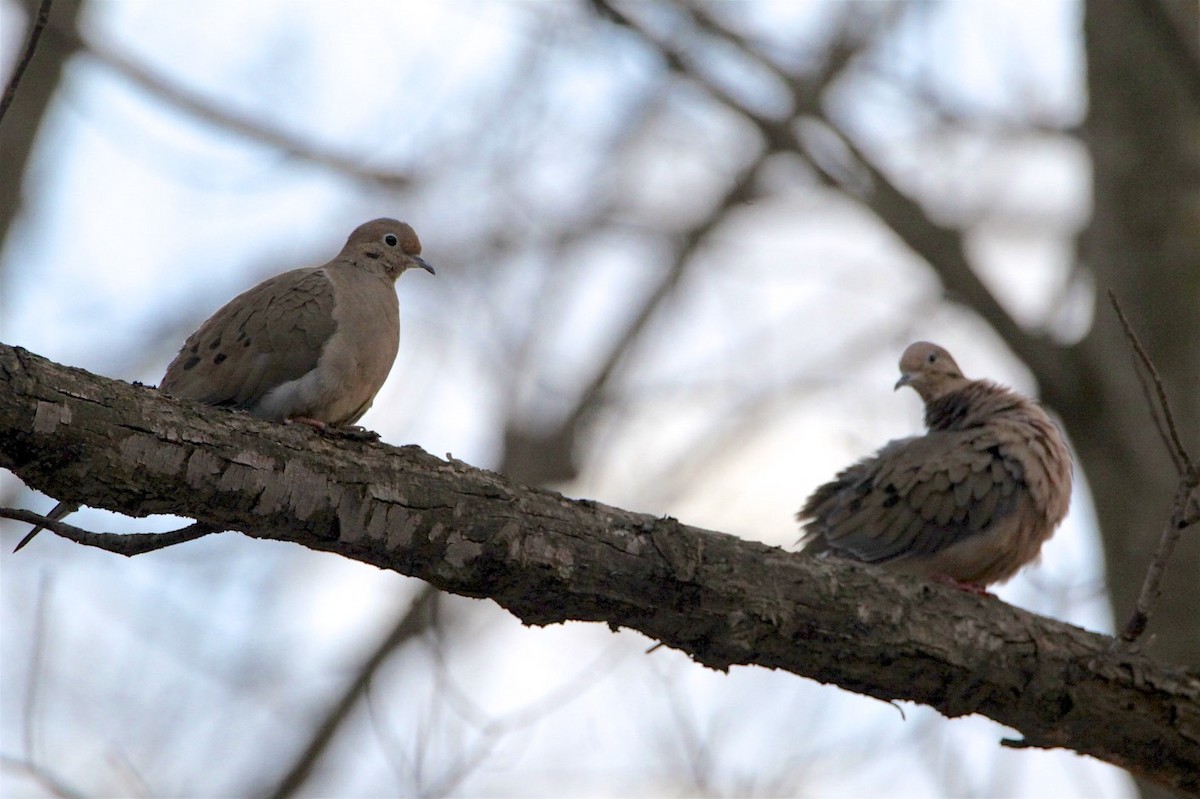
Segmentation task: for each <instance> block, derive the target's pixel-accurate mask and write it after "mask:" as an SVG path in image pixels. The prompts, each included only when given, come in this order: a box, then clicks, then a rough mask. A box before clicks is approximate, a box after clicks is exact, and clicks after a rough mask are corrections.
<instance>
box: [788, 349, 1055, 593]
mask: <svg viewBox="0 0 1200 799" xmlns="http://www.w3.org/2000/svg"><path fill="white" fill-rule="evenodd" d="M900 372H901V377H900V380H899V381H898V382H897V383H896V388H900V387H901V386H906V385H907V386H911V387H912V388H913V389H915V390H916V392H917V393H918V394H919V395H920V396H921V399H923V400H924V401H925V424H926V426H927V427H928V428H929V432H928V433H926V434H925V435H924V436H917V437H913V438H905V439H900V440H897V441H892V442H890V443H889V444H887V445H886V446H884V447H883V448H882V449H881V450H879V452H877V453H876V454H875V455H873V456H871V457H869V458H864V459H863V460H861V461H859V462H858V463H855V464H853V465H852V466H850V467H848V468H847V469H845V470H843V471H842V472H840V473H839V474H838V475H837V477H836V478H834V480H832V481H831V482H829V483H826V484H825V485H823V486H821V487H820V488H818V489H817V490H816V491H814V492H813V494H812V496H810V497H809V498H808V501H807V502H806V503H805V504H804V507H803V508H802V509H801V510H800V512H799V513H798V514H797V519H799V521H800V522H801V523H802V524H803V527H804V538H803V541H804V543H805V548H806V550H808V551H812V552H817V553H829V554H832V555H838V556H841V557H847V558H852V559H854V560H859V561H863V562H865V563H877V564H886V565H889V566H893V567H895V568H899V569H904V570H907V571H911V572H915V573H917V574H921V575H923V576H926V577H931V578H939V579H947V580H950V581H953V582H956V583H959V584H965V585H966V586H970V587H979V588H982V587H983V586H986V585H989V584H991V583H995V582H1002V581H1004V580H1007V579H1009V578H1010V577H1012V576H1013V575H1014V574H1016V573H1017V571H1018V570H1020V568H1021V567H1022V566H1024V565H1025V564H1026V563H1028V562H1030V561H1031V560H1033V559H1034V558H1036V557H1037V555H1038V553H1039V551H1040V550H1041V547H1042V544H1043V543H1044V542H1045V541H1046V540H1047V539H1048V538H1049V537H1050V536H1051V535H1052V534H1053V532H1054V530H1055V528H1056V527H1057V526H1058V524H1059V522H1061V521H1062V519H1063V517H1064V516H1066V513H1067V507H1068V505H1069V504H1070V499H1071V474H1072V469H1071V456H1070V452H1069V451H1068V449H1067V446H1066V444H1065V442H1064V441H1063V438H1062V435H1061V433H1060V432H1059V430H1058V428H1057V427H1056V426H1055V424H1054V423H1053V422H1052V421H1051V420H1050V418H1049V417H1048V416H1047V415H1046V413H1045V411H1043V410H1042V409H1041V407H1040V406H1038V405H1037V403H1035V402H1033V401H1032V400H1030V399H1028V398H1026V397H1023V396H1021V395H1020V394H1018V393H1016V392H1015V391H1012V390H1011V389H1008V388H1006V387H1004V386H1000V385H998V384H996V383H992V382H989V381H986V380H968V379H967V378H965V377H963V375H962V372H961V371H960V370H959V368H958V365H957V364H956V363H955V362H954V359H953V358H952V357H951V356H950V353H948V352H946V351H945V350H944V349H942V348H941V347H939V346H937V345H936V344H930V343H928V342H917V343H915V344H912V345H911V346H909V347H908V349H906V350H905V351H904V355H903V356H902V357H901V359H900Z"/></svg>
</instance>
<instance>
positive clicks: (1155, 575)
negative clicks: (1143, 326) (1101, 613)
mask: <svg viewBox="0 0 1200 799" xmlns="http://www.w3.org/2000/svg"><path fill="white" fill-rule="evenodd" d="M1108 299H1109V300H1110V301H1111V302H1112V306H1113V309H1114V310H1115V311H1116V312H1117V317H1118V318H1119V319H1120V320H1121V327H1123V328H1124V330H1125V337H1126V338H1127V339H1129V343H1130V345H1131V346H1132V347H1133V351H1134V352H1135V353H1136V354H1137V357H1138V360H1139V361H1140V362H1141V365H1142V367H1143V369H1142V370H1141V371H1139V372H1138V379H1139V380H1141V381H1142V391H1143V393H1144V394H1145V395H1146V403H1147V404H1148V405H1149V406H1150V416H1151V417H1152V418H1153V419H1154V423H1155V425H1156V426H1157V427H1158V430H1159V433H1160V435H1162V437H1163V444H1164V445H1165V446H1166V447H1167V451H1168V452H1169V453H1170V455H1171V459H1172V460H1173V461H1174V462H1175V468H1176V470H1177V471H1178V473H1179V488H1178V490H1177V491H1176V493H1175V505H1174V508H1173V510H1172V511H1171V518H1170V519H1169V520H1168V521H1167V523H1166V525H1165V526H1164V527H1163V531H1162V534H1161V535H1160V536H1159V538H1158V547H1157V548H1156V549H1155V551H1154V557H1152V558H1151V559H1150V566H1149V568H1147V569H1146V577H1145V579H1144V580H1143V581H1142V590H1141V591H1140V592H1139V593H1138V598H1137V602H1136V603H1135V605H1134V608H1133V613H1131V614H1130V616H1129V621H1127V622H1126V623H1125V628H1124V629H1123V630H1122V631H1121V635H1120V636H1119V637H1118V638H1117V640H1116V642H1115V643H1114V649H1124V650H1129V649H1130V648H1131V647H1132V646H1133V644H1134V643H1135V642H1136V641H1137V640H1138V639H1139V638H1141V636H1142V634H1143V633H1145V632H1146V627H1147V626H1149V624H1150V613H1151V611H1152V610H1153V609H1154V603H1155V602H1157V601H1158V596H1159V594H1160V593H1162V579H1163V575H1164V574H1165V573H1166V570H1167V563H1169V562H1170V560H1171V555H1173V554H1174V552H1175V546H1176V545H1177V544H1178V543H1179V537H1180V535H1181V534H1182V533H1183V531H1184V529H1185V528H1187V527H1189V526H1191V525H1192V524H1194V523H1195V521H1196V519H1195V518H1192V515H1191V514H1190V512H1189V503H1190V502H1191V497H1192V496H1193V494H1194V492H1195V491H1196V489H1197V484H1198V483H1200V473H1198V472H1197V471H1196V467H1195V466H1193V465H1192V459H1191V458H1190V457H1189V456H1188V452H1187V450H1186V449H1185V448H1184V446H1183V442H1182V441H1181V440H1180V438H1179V430H1178V428H1177V427H1176V426H1175V417H1174V416H1173V415H1172V414H1171V405H1170V403H1168V402H1167V392H1166V390H1165V389H1164V388H1163V384H1162V379H1161V378H1160V377H1159V376H1158V370H1157V369H1156V368H1155V367H1154V362H1153V361H1151V360H1150V355H1149V354H1148V353H1147V352H1146V348H1145V347H1143V346H1142V342H1141V340H1139V339H1138V335H1137V333H1136V332H1134V329H1133V325H1131V324H1130V322H1129V318H1128V317H1126V316H1125V311H1124V310H1123V309H1122V308H1121V303H1120V301H1119V300H1117V295H1116V293H1115V292H1114V291H1113V290H1112V289H1109V290H1108ZM1143 371H1144V373H1145V374H1148V375H1149V376H1150V379H1151V381H1153V383H1154V390H1155V393H1156V395H1157V398H1158V404H1157V407H1156V406H1155V403H1154V402H1153V401H1152V400H1151V398H1150V392H1149V391H1148V390H1147V388H1146V383H1145V380H1144V379H1143V377H1142V374H1143ZM1164 427H1165V430H1166V432H1165V433H1164V432H1163V431H1164Z"/></svg>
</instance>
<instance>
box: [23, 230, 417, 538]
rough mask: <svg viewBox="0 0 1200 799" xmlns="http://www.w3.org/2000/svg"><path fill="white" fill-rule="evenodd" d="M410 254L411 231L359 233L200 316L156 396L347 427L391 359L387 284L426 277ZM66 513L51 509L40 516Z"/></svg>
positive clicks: (395, 340) (366, 404) (394, 342)
mask: <svg viewBox="0 0 1200 799" xmlns="http://www.w3.org/2000/svg"><path fill="white" fill-rule="evenodd" d="M420 253H421V242H420V240H418V239H417V234H416V232H415V231H413V229H412V227H410V226H409V225H407V224H405V223H403V222H398V221H396V220H395V219H375V220H373V221H371V222H367V223H365V224H362V225H359V226H358V228H356V229H355V231H354V232H353V233H351V234H350V238H349V239H347V240H346V246H344V247H343V248H342V251H341V252H340V253H338V255H337V257H336V258H334V259H333V260H332V261H330V262H329V263H327V264H325V265H324V266H315V267H310V268H308V269H294V270H292V271H290V272H284V273H283V274H281V275H276V276H275V277H272V278H269V279H267V280H264V281H263V282H262V283H259V284H258V285H257V286H255V287H254V288H252V289H250V290H249V291H246V292H244V293H242V294H239V295H238V296H237V297H234V298H233V299H232V300H230V301H229V302H228V303H226V305H225V306H224V307H222V308H221V309H220V310H218V311H217V312H216V313H215V314H213V315H212V316H211V317H209V319H208V321H206V322H205V323H204V324H202V325H200V328H199V329H198V330H197V331H196V332H195V333H193V334H192V335H191V336H189V337H188V339H187V341H186V342H184V345H183V348H182V349H181V350H180V351H179V354H178V355H176V356H175V360H173V361H171V365H170V366H168V367H167V373H166V375H164V376H163V379H162V382H161V384H160V385H159V390H160V391H163V392H164V393H167V394H170V395H171V396H174V397H177V398H179V399H186V400H192V401H195V402H200V403H203V404H205V405H215V406H219V407H224V408H235V409H239V410H244V411H246V412H248V413H250V415H252V416H256V417H258V418H260V419H267V420H270V421H276V422H288V421H298V422H304V423H306V424H309V425H312V426H314V427H317V428H322V429H323V428H325V427H333V428H344V427H346V426H348V425H352V424H354V423H355V422H356V421H358V420H359V418H361V417H362V415H363V414H364V413H366V412H367V409H368V408H370V407H371V402H372V401H373V400H374V399H375V394H376V393H377V392H378V391H379V388H380V386H382V385H383V382H384V380H386V379H387V376H388V372H389V371H391V368H392V363H393V361H395V359H396V352H397V349H398V347H399V344H400V308H399V303H398V302H397V301H396V291H395V282H396V278H398V277H400V275H401V274H403V272H404V271H405V270H406V269H411V268H412V267H419V268H421V269H424V270H425V271H427V272H429V273H430V274H433V267H432V266H430V265H429V264H428V263H426V262H425V261H424V260H423V259H422V258H421V257H420ZM76 507H77V506H76V505H74V504H69V503H59V504H58V506H56V507H55V508H54V509H53V510H52V511H51V512H50V513H49V514H48V517H49V518H51V519H56V520H57V519H60V518H62V517H63V516H66V515H67V514H68V513H71V512H72V511H73V510H75V509H76ZM40 529H41V528H40V527H36V528H34V529H33V530H32V531H31V532H30V533H29V534H28V535H26V536H25V538H24V539H22V541H21V543H19V544H17V547H16V549H20V548H21V547H23V546H25V544H27V543H29V541H30V540H31V539H32V538H33V537H34V536H35V535H36V534H37V533H38V531H39V530H40ZM14 551H16V550H14Z"/></svg>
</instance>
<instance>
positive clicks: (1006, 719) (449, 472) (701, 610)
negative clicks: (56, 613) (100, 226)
mask: <svg viewBox="0 0 1200 799" xmlns="http://www.w3.org/2000/svg"><path fill="white" fill-rule="evenodd" d="M0 467H4V468H7V469H9V470H11V471H12V472H14V473H15V474H16V475H17V476H18V477H20V478H21V479H22V480H24V481H25V482H26V483H28V484H29V485H31V486H32V487H34V488H37V489H39V490H42V491H45V492H47V493H49V494H52V495H54V496H57V497H59V498H61V499H64V500H67V501H73V502H84V503H88V504H92V505H98V506H102V507H106V508H110V509H112V510H116V511H120V512H123V513H129V514H133V515H144V514H148V513H162V512H171V513H176V514H179V515H184V516H189V517H192V518H195V519H196V520H197V521H198V522H199V523H202V524H207V525H209V526H211V527H215V528H218V529H235V530H241V531H243V532H244V533H245V534H246V535H249V536H252V537H255V538H264V539H275V540H281V541H290V542H294V543H297V544H300V545H302V546H306V547H308V548H310V549H314V550H321V551H327V552H333V553H337V554H340V555H342V556H344V557H348V558H353V559H355V560H359V561H362V562H364V563H370V564H372V565H375V566H378V567H380V568H385V569H391V570H393V571H396V572H399V573H401V574H407V575H411V576H415V577H420V578H422V579H424V580H426V581H428V582H429V583H431V584H433V585H434V586H435V587H437V588H441V589H443V590H447V591H452V592H454V593H458V594H462V595H465V596H473V597H489V598H491V599H493V600H494V601H495V602H497V603H498V604H500V605H501V606H503V607H505V608H507V609H508V610H510V611H511V612H512V613H513V614H515V615H516V616H518V617H519V618H520V619H522V620H523V621H524V622H525V623H527V624H538V625H541V624H552V623H557V622H562V621H566V620H581V621H602V622H605V623H607V624H609V625H610V626H612V627H614V628H616V627H627V628H630V629H633V630H638V631H640V632H642V633H644V634H646V635H647V636H649V637H651V638H653V639H655V640H658V641H662V642H663V643H664V644H666V645H668V646H671V647H674V648H676V649H680V650H682V651H684V652H686V653H688V654H689V655H690V656H691V657H692V658H693V659H695V660H696V661H698V662H700V663H702V664H704V665H706V666H709V667H712V668H717V669H727V668H728V667H729V666H732V665H735V664H757V665H760V666H764V667H766V668H776V669H784V670H787V671H790V672H792V673H794V674H798V675H802V676H806V677H810V678H812V679H815V680H819V681H821V682H832V683H836V684H837V685H840V686H842V687H843V688H846V689H848V690H852V691H856V692H858V693H862V694H866V695H868V696H873V697H876V698H878V699H882V700H886V701H891V700H909V701H914V702H920V703H923V704H927V705H930V706H931V707H934V708H936V709H937V710H938V711H940V712H941V713H943V714H944V715H946V716H950V717H955V716H963V715H967V714H971V713H980V714H983V715H986V716H988V717H990V718H992V719H995V720H996V721H999V722H1000V723H1002V724H1005V725H1008V726H1010V727H1013V728H1015V729H1017V730H1019V731H1020V733H1021V734H1022V735H1023V736H1024V738H1025V740H1026V742H1028V743H1029V744H1031V745H1034V746H1040V747H1067V748H1070V749H1073V750H1075V751H1077V752H1081V753H1085V754H1090V755H1093V756H1095V757H1098V758H1101V759H1103V760H1106V761H1108V762H1111V763H1115V764H1117V765H1119V766H1122V767H1124V768H1127V769H1129V770H1130V771H1132V772H1134V773H1135V774H1137V775H1139V776H1142V777H1144V778H1147V779H1150V780H1154V781H1156V782H1158V783H1160V784H1162V785H1165V786H1168V787H1171V788H1174V789H1176V790H1182V791H1188V792H1192V793H1197V794H1200V747H1198V746H1197V745H1196V742H1197V741H1200V673H1196V672H1195V671H1189V670H1187V669H1183V668H1177V667H1169V666H1165V665H1162V664H1159V663H1156V662H1155V661H1153V660H1151V659H1149V658H1147V657H1145V656H1144V655H1139V654H1110V653H1109V652H1108V645H1109V642H1110V641H1111V639H1110V638H1108V637H1106V636H1102V635H1097V634H1094V633H1089V632H1086V631H1084V630H1081V629H1078V628H1076V627H1072V626H1071V625H1068V624H1064V623H1061V622H1057V621H1054V620H1052V619H1047V618H1043V617H1040V616H1036V615H1034V614H1031V613H1028V612H1025V611H1022V610H1020V609H1018V608H1014V607H1011V606H1009V605H1006V604H1004V603H1002V602H999V601H998V600H996V599H994V598H988V597H979V596H974V595H969V594H966V593H963V592H959V591H955V590H953V589H949V588H945V587H941V586H937V585H932V584H928V583H924V582H921V581H919V580H916V579H915V578H909V577H903V576H899V575H893V574H889V573H885V572H882V571H879V570H877V569H873V568H870V567H866V566H862V565H859V564H854V563H848V562H840V561H836V560H820V559H816V558H812V557H808V556H805V555H802V554H795V553H790V552H785V551H783V550H781V549H778V548H775V547H768V546H764V545H762V544H759V543H755V542H751V541H745V540H741V539H738V538H735V537H734V536H730V535H725V534H723V533H716V532H710V531H706V530H700V529H697V528H694V527H688V526H686V525H683V524H680V523H679V522H678V521H676V520H674V519H670V518H661V519H659V518H654V517H651V516H647V515H644V514H638V513H632V512H629V511H625V510H621V509H618V508H613V507H609V506H606V505H602V504H600V503H597V502H592V501H581V500H571V499H567V498H565V497H563V496H561V495H559V494H557V493H554V492H550V491H544V490H538V489H531V488H525V487H523V486H520V485H517V484H514V483H512V482H510V481H508V480H506V479H504V478H503V477H501V476H500V475H497V474H494V473H491V472H487V471H484V470H481V469H475V468H472V467H470V466H468V465H466V464H464V463H461V462H459V461H455V460H453V459H451V460H449V461H444V460H441V459H439V458H435V457H433V456H431V455H429V454H427V453H425V452H424V451H422V450H421V449H419V448H417V447H412V446H409V447H400V448H396V447H391V446H387V445H385V444H379V443H371V442H346V441H331V440H328V439H326V438H324V437H322V436H321V435H320V434H319V433H317V432H315V431H312V430H309V429H307V428H302V427H301V426H299V425H273V424H269V423H265V422H261V421H258V420H255V419H253V418H251V417H249V416H247V415H245V414H238V413H232V412H229V411H224V410H221V409H215V408H207V407H203V406H196V405H189V404H185V403H181V402H177V401H174V400H172V399H170V398H168V397H165V396H162V395H160V394H159V393H158V392H157V391H155V390H153V389H150V388H147V387H144V386H131V385H129V384H126V383H122V382H119V381H114V380H109V379H106V378H101V377H97V376H95V375H91V374H89V373H87V372H84V371H82V370H79V369H72V368H69V367H64V366H60V365H57V364H54V363H52V362H50V361H47V360H46V359H44V358H41V357H38V356H36V355H33V354H32V353H29V352H27V351H25V350H22V349H20V348H14V347H9V346H6V345H0Z"/></svg>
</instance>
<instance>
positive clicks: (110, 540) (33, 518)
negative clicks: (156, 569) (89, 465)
mask: <svg viewBox="0 0 1200 799" xmlns="http://www.w3.org/2000/svg"><path fill="white" fill-rule="evenodd" d="M0 518H5V519H13V520H15V521H18V522H27V523H29V524H37V525H41V526H42V527H44V528H46V529H47V530H49V531H51V532H53V533H55V534H56V535H60V536H62V537H63V538H65V539H67V540H68V541H74V542H75V543H76V544H83V545H84V546H88V547H96V548H97V549H103V550H105V551H106V552H113V553H115V554H117V555H125V556H126V557H133V556H134V555H144V554H145V553H147V552H153V551H154V550H156V549H166V548H167V547H173V546H175V545H176V544H186V543H187V542H188V541H195V540H196V539H197V538H203V537H204V536H206V535H209V534H211V533H215V532H218V530H217V528H216V527H213V526H211V525H208V524H204V523H203V522H194V523H192V524H189V525H188V526H187V527H181V528H180V529H178V530H168V531H167V532H165V533H93V532H91V531H89V530H84V529H82V528H80V527H75V526H74V525H70V524H67V523H66V522H60V521H57V520H55V519H51V518H49V517H47V516H43V515H41V514H40V513H33V512H32V511H27V510H21V509H20V508H0Z"/></svg>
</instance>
